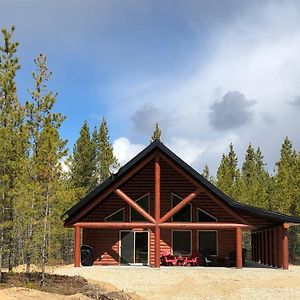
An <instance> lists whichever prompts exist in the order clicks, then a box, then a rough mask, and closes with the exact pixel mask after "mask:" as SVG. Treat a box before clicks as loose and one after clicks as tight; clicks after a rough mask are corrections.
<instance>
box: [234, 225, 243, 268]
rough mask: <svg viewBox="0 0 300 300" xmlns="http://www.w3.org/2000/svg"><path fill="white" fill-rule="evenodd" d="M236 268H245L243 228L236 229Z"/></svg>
mask: <svg viewBox="0 0 300 300" xmlns="http://www.w3.org/2000/svg"><path fill="white" fill-rule="evenodd" d="M235 247H236V250H235V251H236V267H237V269H242V267H243V258H242V255H243V250H242V230H241V227H237V228H236V246H235Z"/></svg>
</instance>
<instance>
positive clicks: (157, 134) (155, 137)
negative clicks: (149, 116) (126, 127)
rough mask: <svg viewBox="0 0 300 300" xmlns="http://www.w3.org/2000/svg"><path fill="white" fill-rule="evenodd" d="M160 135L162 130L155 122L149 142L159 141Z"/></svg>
mask: <svg viewBox="0 0 300 300" xmlns="http://www.w3.org/2000/svg"><path fill="white" fill-rule="evenodd" d="M161 135H162V132H161V130H160V128H159V126H158V123H156V124H155V130H154V132H153V134H152V136H151V140H150V143H152V142H154V141H161Z"/></svg>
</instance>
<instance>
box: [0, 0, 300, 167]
mask: <svg viewBox="0 0 300 300" xmlns="http://www.w3.org/2000/svg"><path fill="white" fill-rule="evenodd" d="M299 20H300V2H299V1H225V0H224V1H200V0H199V1H192V0H188V1H183V0H182V1H176V0H172V1H150V0H149V1H146V0H136V1H130V0H128V1H118V0H111V1H101V0H99V1H55V0H53V1H45V0H44V1H33V0H31V1H29V0H23V1H21V0H20V1H17V0H12V1H5V0H0V26H1V27H9V26H11V25H16V34H15V39H16V40H18V41H19V42H20V47H19V57H20V63H21V65H22V69H21V70H20V72H19V74H18V77H17V80H18V87H19V90H18V92H19V95H20V97H21V99H26V98H27V99H28V94H27V92H26V91H27V89H28V88H31V87H32V78H31V73H32V71H33V70H34V65H33V58H34V57H35V56H37V55H38V54H39V53H44V54H45V55H46V56H47V57H48V67H49V69H50V70H51V71H52V72H53V78H52V80H51V83H50V87H51V89H53V90H54V91H57V92H58V95H59V96H58V99H57V104H56V107H55V109H56V110H57V111H60V112H62V113H63V114H65V115H66V116H67V119H66V121H65V123H64V125H63V127H62V131H61V132H62V135H63V137H64V138H66V139H68V140H69V148H70V149H72V146H73V143H74V141H75V140H76V138H77V137H78V133H79V130H80V127H81V126H82V123H83V121H84V120H88V122H89V123H90V125H91V127H93V126H95V125H98V124H99V122H100V120H101V118H102V116H103V115H104V116H105V117H106V118H107V121H108V125H109V129H110V136H111V141H112V142H113V145H114V151H115V153H116V155H117V156H118V158H119V160H120V161H121V162H122V163H125V162H126V161H127V160H128V159H129V158H131V157H132V156H133V155H134V154H136V153H137V152H138V151H140V150H141V149H143V147H145V146H146V145H147V144H148V143H149V137H150V135H151V134H152V131H153V129H154V126H155V122H159V124H160V126H161V128H162V130H163V142H164V143H165V144H166V145H167V146H169V147H170V148H171V149H172V150H173V151H175V152H176V153H177V154H179V155H180V156H181V157H182V158H183V159H184V160H186V161H187V162H188V163H190V164H191V165H192V166H194V167H195V168H196V169H198V170H201V169H202V168H203V166H204V164H205V163H208V165H209V166H210V167H211V169H212V171H213V172H214V171H215V170H216V167H217V165H218V163H219V161H220V157H221V155H222V153H223V152H226V151H227V148H228V145H229V143H230V142H233V144H234V146H235V149H236V151H237V153H238V155H239V158H240V161H242V159H243V157H244V153H245V150H246V147H247V145H248V144H249V142H252V144H253V145H254V146H255V147H257V146H260V147H261V148H262V151H263V153H264V155H265V159H266V161H267V162H268V168H269V169H270V170H272V169H273V165H274V162H275V161H276V160H277V159H278V158H279V150H280V145H281V143H282V141H283V139H284V137H285V136H286V135H288V136H289V137H290V138H291V139H292V141H293V142H294V145H295V147H296V148H297V149H298V150H299V148H300V135H299V128H300V121H299V117H298V115H299V112H300V98H299V96H300V85H299V79H300V55H299V49H300V21H299Z"/></svg>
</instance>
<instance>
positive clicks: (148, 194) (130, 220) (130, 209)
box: [129, 193, 150, 222]
mask: <svg viewBox="0 0 300 300" xmlns="http://www.w3.org/2000/svg"><path fill="white" fill-rule="evenodd" d="M145 196H148V200H149V201H148V214H150V193H146V194H145V195H143V196H141V197H140V198H138V199H136V200H134V202H136V203H137V202H138V201H139V200H141V199H142V198H144V197H145ZM132 209H133V208H132V207H131V206H130V208H129V222H132V219H131V212H132ZM146 212H147V211H146ZM134 222H144V221H134Z"/></svg>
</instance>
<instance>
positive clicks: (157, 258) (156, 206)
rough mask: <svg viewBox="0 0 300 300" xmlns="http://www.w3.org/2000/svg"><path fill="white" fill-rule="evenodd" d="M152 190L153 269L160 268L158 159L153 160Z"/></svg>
mask: <svg viewBox="0 0 300 300" xmlns="http://www.w3.org/2000/svg"><path fill="white" fill-rule="evenodd" d="M154 190H155V200H154V217H155V223H156V227H155V236H154V244H155V259H154V266H155V268H160V228H159V226H158V223H159V219H160V164H159V157H158V156H156V158H155V165H154Z"/></svg>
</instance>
